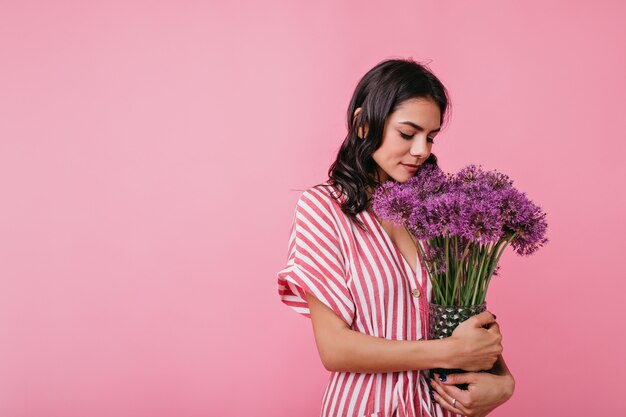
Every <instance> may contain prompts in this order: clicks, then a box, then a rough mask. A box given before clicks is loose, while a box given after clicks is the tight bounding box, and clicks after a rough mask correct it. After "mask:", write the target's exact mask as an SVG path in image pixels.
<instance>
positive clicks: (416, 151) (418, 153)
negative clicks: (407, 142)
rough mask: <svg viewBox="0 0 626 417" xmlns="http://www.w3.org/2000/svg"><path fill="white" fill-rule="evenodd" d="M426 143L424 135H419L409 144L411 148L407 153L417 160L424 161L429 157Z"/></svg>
mask: <svg viewBox="0 0 626 417" xmlns="http://www.w3.org/2000/svg"><path fill="white" fill-rule="evenodd" d="M428 148H429V147H428V143H427V142H426V135H419V136H416V137H415V138H414V139H413V142H411V148H410V149H409V153H410V154H411V156H414V157H416V158H419V159H426V158H428V157H429V156H430V150H429V149H428Z"/></svg>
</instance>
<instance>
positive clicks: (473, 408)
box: [430, 372, 515, 417]
mask: <svg viewBox="0 0 626 417" xmlns="http://www.w3.org/2000/svg"><path fill="white" fill-rule="evenodd" d="M430 384H431V386H432V388H433V389H434V390H435V392H434V394H435V400H436V401H437V402H438V403H439V404H441V407H442V408H445V409H446V410H450V411H452V412H454V413H457V414H462V415H464V416H470V417H484V416H486V415H487V414H489V413H490V412H491V411H492V410H493V409H494V408H496V407H498V406H499V405H501V404H503V403H504V402H506V401H507V400H508V399H509V398H511V396H512V395H513V391H514V389H515V381H514V380H513V377H512V376H511V375H510V374H505V375H494V374H491V373H488V372H467V373H461V374H450V375H447V376H446V381H445V382H442V381H440V380H439V375H438V374H435V380H433V379H431V380H430ZM456 384H469V385H468V387H467V390H462V389H460V388H457V387H455V385H456ZM455 398H456V402H455V406H454V407H453V406H452V403H453V402H454V399H455Z"/></svg>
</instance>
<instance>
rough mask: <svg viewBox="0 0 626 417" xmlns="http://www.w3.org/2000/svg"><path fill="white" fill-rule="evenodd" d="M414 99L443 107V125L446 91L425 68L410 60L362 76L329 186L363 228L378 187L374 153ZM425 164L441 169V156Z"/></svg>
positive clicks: (392, 61)
mask: <svg viewBox="0 0 626 417" xmlns="http://www.w3.org/2000/svg"><path fill="white" fill-rule="evenodd" d="M412 98H427V99H431V100H433V101H434V102H435V103H436V104H437V105H438V106H439V109H440V113H441V120H440V123H441V125H442V126H443V123H444V117H445V116H446V114H447V110H448V107H449V97H448V92H447V90H446V88H445V87H444V85H443V84H442V83H441V81H439V79H438V78H437V77H436V76H435V75H434V74H433V73H432V72H431V71H430V70H429V69H428V68H427V67H426V65H425V64H422V63H418V62H416V61H414V60H413V59H411V58H409V59H388V60H384V61H381V62H380V63H378V64H377V65H376V66H375V67H373V68H372V69H371V70H369V71H368V72H367V73H366V74H365V75H364V76H363V78H361V80H360V81H359V83H358V84H357V86H356V89H355V90H354V94H353V95H352V99H351V100H350V105H349V106H348V113H347V127H348V133H347V135H346V138H345V139H344V141H343V143H342V144H341V147H340V148H339V151H338V153H337V158H336V159H335V161H334V162H333V163H332V165H331V166H330V168H329V169H328V178H329V179H328V184H329V185H330V186H331V187H333V188H335V189H336V190H337V191H339V192H340V193H342V194H343V195H344V198H343V199H340V198H339V196H335V195H334V193H331V195H333V198H335V199H336V200H337V201H338V202H339V203H340V204H341V210H342V211H343V212H344V213H345V214H346V215H348V216H349V217H350V218H351V219H352V220H353V221H354V222H355V223H356V224H357V225H358V226H359V227H361V228H362V229H364V230H365V227H364V225H363V223H362V222H361V221H360V220H359V219H358V218H357V216H356V215H357V214H358V213H360V212H361V211H363V210H365V209H368V208H369V207H370V205H371V201H370V200H371V196H368V192H367V190H368V188H370V189H374V188H375V187H376V186H377V185H379V184H380V182H379V178H378V175H377V174H378V170H377V164H376V162H375V161H374V159H373V158H372V153H374V151H376V149H378V148H379V147H380V145H381V144H382V139H383V131H384V127H385V121H386V119H387V117H388V116H389V115H390V114H391V113H393V112H394V111H395V110H396V108H397V107H398V106H399V105H400V104H401V103H403V102H404V101H406V100H408V99H412ZM359 107H361V111H360V113H359V114H358V116H357V117H356V118H355V117H354V111H355V110H356V109H357V108H359ZM366 124H367V130H366V131H365V129H364V128H365V125H366ZM361 128H363V130H362V131H365V133H366V136H365V138H359V137H358V136H357V132H359V130H360V129H361ZM424 163H425V164H434V165H437V157H436V156H435V154H433V153H431V154H430V156H429V157H428V159H426V161H424ZM318 185H321V186H324V185H325V184H318Z"/></svg>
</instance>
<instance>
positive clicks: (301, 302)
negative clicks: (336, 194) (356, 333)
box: [278, 187, 355, 326]
mask: <svg viewBox="0 0 626 417" xmlns="http://www.w3.org/2000/svg"><path fill="white" fill-rule="evenodd" d="M331 200H332V197H331V196H330V195H328V194H327V193H326V192H325V191H322V190H320V189H317V188H315V187H313V188H310V189H308V190H306V191H304V192H303V193H302V195H301V196H300V198H299V199H298V202H297V204H296V209H295V214H294V217H293V222H292V225H291V232H290V236H289V245H288V257H287V266H286V267H285V268H284V269H282V270H281V271H280V272H279V273H278V293H279V296H280V299H281V301H282V302H283V303H285V304H286V305H287V306H289V307H291V308H292V309H294V310H295V311H297V312H298V313H300V314H302V315H304V316H305V317H308V318H310V317H311V315H310V310H309V307H308V303H307V301H306V295H305V291H308V292H309V293H311V294H313V295H314V296H315V297H316V298H317V299H319V300H320V301H321V302H323V303H324V304H325V305H326V306H327V307H329V308H330V309H332V310H333V311H334V312H335V314H337V315H338V316H339V317H340V318H341V319H343V321H345V322H346V323H347V324H348V325H349V326H352V322H353V321H354V314H355V305H354V301H353V298H352V294H351V293H350V290H349V288H348V285H347V283H346V263H345V258H344V255H343V252H342V250H341V244H340V239H341V237H340V236H341V234H340V230H341V229H340V225H339V221H338V219H337V213H336V212H335V210H336V208H335V207H333V202H332V201H331Z"/></svg>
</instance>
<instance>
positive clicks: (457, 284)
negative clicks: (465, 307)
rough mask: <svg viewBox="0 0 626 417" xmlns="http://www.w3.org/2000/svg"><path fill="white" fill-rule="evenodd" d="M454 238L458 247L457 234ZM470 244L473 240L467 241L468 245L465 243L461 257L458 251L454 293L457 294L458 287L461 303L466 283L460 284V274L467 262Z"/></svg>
mask: <svg viewBox="0 0 626 417" xmlns="http://www.w3.org/2000/svg"><path fill="white" fill-rule="evenodd" d="M454 240H455V246H457V247H458V242H457V237H456V236H454ZM470 244H471V241H469V242H467V245H465V249H464V250H463V254H462V255H461V256H460V257H459V256H458V253H457V259H458V263H457V264H456V265H455V268H456V271H455V272H456V274H455V276H454V290H453V294H455V295H456V293H457V288H458V293H459V294H458V295H459V297H458V301H459V304H460V303H461V301H462V294H461V293H462V291H463V289H464V288H465V285H461V284H460V276H461V275H460V274H461V270H462V269H463V264H464V263H465V258H466V257H467V254H468V252H469V248H470Z"/></svg>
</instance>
